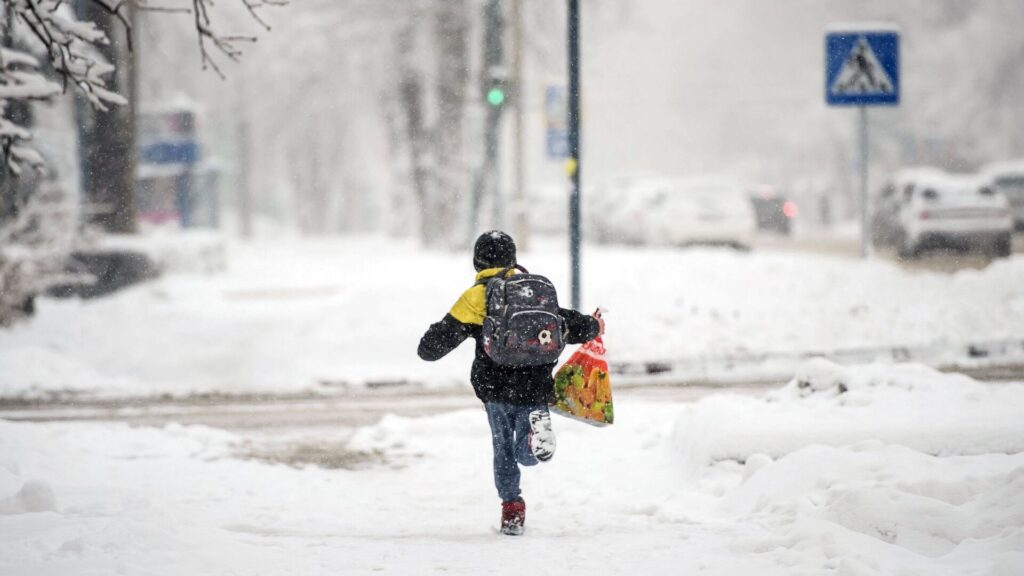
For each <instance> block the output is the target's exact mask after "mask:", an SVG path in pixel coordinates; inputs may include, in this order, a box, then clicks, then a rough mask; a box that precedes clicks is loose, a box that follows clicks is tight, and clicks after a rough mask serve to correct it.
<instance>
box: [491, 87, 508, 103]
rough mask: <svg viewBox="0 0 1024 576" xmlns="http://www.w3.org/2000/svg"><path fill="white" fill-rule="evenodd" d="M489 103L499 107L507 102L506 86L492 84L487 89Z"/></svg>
mask: <svg viewBox="0 0 1024 576" xmlns="http://www.w3.org/2000/svg"><path fill="white" fill-rule="evenodd" d="M487 103H488V104H490V105H491V106H494V107H495V108H497V107H498V106H501V105H502V104H504V103H505V88H504V87H502V86H491V89H490V90H488V91H487Z"/></svg>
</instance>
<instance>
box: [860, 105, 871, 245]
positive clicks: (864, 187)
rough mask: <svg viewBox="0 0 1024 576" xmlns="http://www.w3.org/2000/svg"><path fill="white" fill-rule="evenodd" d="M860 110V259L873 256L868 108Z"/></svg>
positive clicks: (863, 107)
mask: <svg viewBox="0 0 1024 576" xmlns="http://www.w3.org/2000/svg"><path fill="white" fill-rule="evenodd" d="M858 108H859V109H860V110H859V111H858V112H859V114H858V115H859V116H860V122H859V123H860V129H859V130H858V131H859V132H860V257H861V258H867V257H868V256H870V255H871V223H870V222H869V216H868V162H869V161H870V158H869V151H870V147H869V144H868V107H867V106H863V105H861V106H858Z"/></svg>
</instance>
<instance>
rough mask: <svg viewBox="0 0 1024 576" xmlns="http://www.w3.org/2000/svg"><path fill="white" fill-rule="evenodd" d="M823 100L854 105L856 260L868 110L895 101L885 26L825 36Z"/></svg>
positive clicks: (895, 66) (864, 195) (864, 252)
mask: <svg viewBox="0 0 1024 576" xmlns="http://www.w3.org/2000/svg"><path fill="white" fill-rule="evenodd" d="M825 102H826V103H827V104H828V105H829V106H857V107H858V108H859V110H858V111H857V121H858V122H857V124H858V126H857V132H858V136H859V138H860V155H859V156H860V158H859V160H860V202H859V204H860V257H861V258H865V259H866V258H868V257H870V256H871V250H872V239H871V219H870V216H869V212H868V204H869V202H870V198H869V195H868V175H869V173H870V172H869V171H870V164H871V158H870V152H871V149H870V141H869V139H868V106H898V105H899V103H900V34H899V28H897V27H896V26H894V25H891V24H885V23H878V22H874V23H871V24H852V23H851V24H843V25H836V26H830V27H829V29H828V30H827V31H826V33H825Z"/></svg>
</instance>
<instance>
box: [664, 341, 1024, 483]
mask: <svg viewBox="0 0 1024 576" xmlns="http://www.w3.org/2000/svg"><path fill="white" fill-rule="evenodd" d="M1022 413H1024V385H1020V384H1006V385H1000V386H986V385H983V384H980V383H978V382H975V381H974V380H971V379H970V378H967V377H966V376H962V375H955V374H942V373H939V372H936V371H934V370H932V369H931V368H928V367H926V366H921V365H914V364H901V365H895V366H892V365H870V366H862V367H857V368H853V369H851V368H844V367H841V366H838V365H836V364H832V363H830V362H828V361H826V360H822V359H818V360H813V361H810V362H808V363H807V364H805V365H804V366H803V367H802V368H801V369H800V370H799V372H798V374H797V376H796V378H794V379H793V380H792V381H791V382H789V384H787V385H786V386H785V387H784V388H782V389H781V390H778V391H776V392H774V393H771V394H768V395H766V396H765V397H763V398H751V397H733V396H728V395H717V396H714V397H711V398H707V399H705V400H703V401H701V402H698V403H696V404H695V405H693V406H690V407H688V408H687V409H686V415H685V416H684V417H682V418H680V419H679V422H678V424H677V428H676V431H675V436H676V444H677V446H678V449H679V450H680V452H681V454H682V455H683V456H684V457H685V458H686V459H687V460H688V461H690V462H693V463H694V464H695V465H697V466H703V465H705V464H707V463H708V462H712V461H716V460H723V459H731V460H738V461H744V460H746V459H747V458H748V457H750V456H751V455H754V454H766V455H768V456H771V457H778V456H782V455H785V454H788V453H791V452H794V451H796V450H798V449H800V448H803V447H806V446H811V445H831V446H842V445H847V444H855V443H857V442H861V441H865V440H877V441H881V442H884V443H887V444H899V445H902V446H907V447H910V448H913V449H914V450H917V451H920V452H924V453H927V454H935V455H940V456H941V455H953V454H984V453H992V452H1004V453H1015V452H1022V451H1024V418H1021V414H1022Z"/></svg>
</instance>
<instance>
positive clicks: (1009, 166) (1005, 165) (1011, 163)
mask: <svg viewBox="0 0 1024 576" xmlns="http://www.w3.org/2000/svg"><path fill="white" fill-rule="evenodd" d="M981 173H982V174H984V175H986V176H1000V175H1006V174H1024V159H1019V160H1004V161H1002V162H992V163H990V164H986V165H985V167H984V168H982V169H981Z"/></svg>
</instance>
